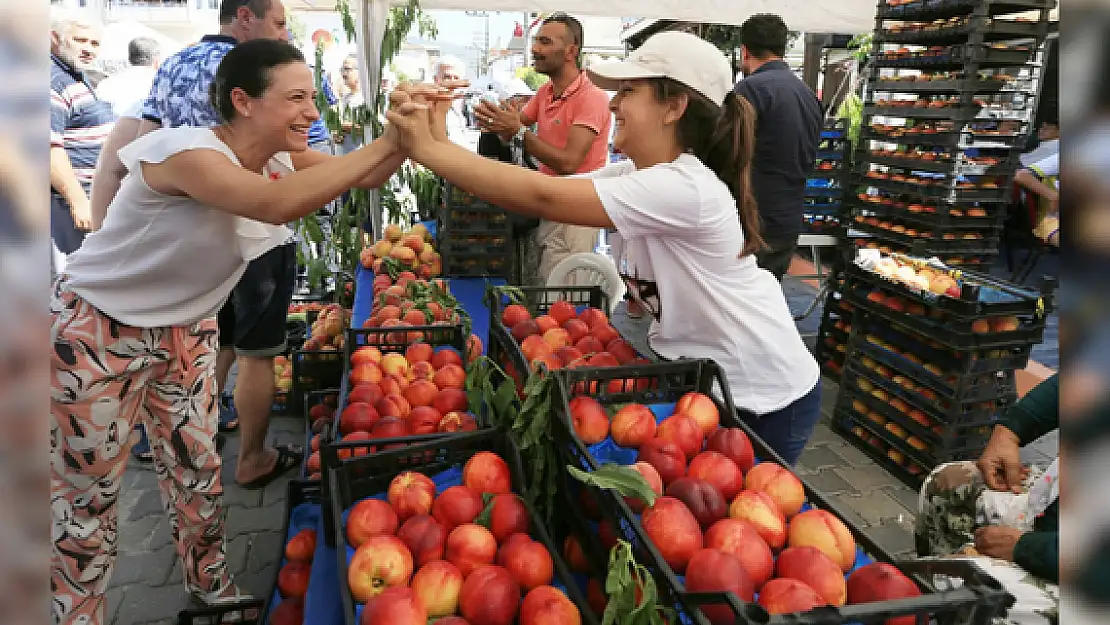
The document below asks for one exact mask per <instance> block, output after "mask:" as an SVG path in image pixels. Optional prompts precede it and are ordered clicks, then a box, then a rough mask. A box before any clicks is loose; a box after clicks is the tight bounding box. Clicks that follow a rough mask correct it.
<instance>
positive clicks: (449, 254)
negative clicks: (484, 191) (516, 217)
mask: <svg viewBox="0 0 1110 625" xmlns="http://www.w3.org/2000/svg"><path fill="white" fill-rule="evenodd" d="M442 197H443V199H442V212H441V213H440V217H439V223H438V225H437V230H436V239H437V241H436V247H437V249H438V250H439V253H440V256H441V257H442V259H443V275H444V276H446V277H449V278H484V277H492V278H510V277H511V276H512V275H513V226H512V219H511V218H510V216H509V214H508V213H506V212H505V210H504V209H501V208H498V207H496V206H493V205H492V204H490V203H489V202H486V201H485V200H482V199H479V198H477V197H474V196H473V195H471V194H470V193H467V192H466V191H463V190H462V189H460V188H458V187H455V186H453V185H450V184H446V183H444V191H443V196H442Z"/></svg>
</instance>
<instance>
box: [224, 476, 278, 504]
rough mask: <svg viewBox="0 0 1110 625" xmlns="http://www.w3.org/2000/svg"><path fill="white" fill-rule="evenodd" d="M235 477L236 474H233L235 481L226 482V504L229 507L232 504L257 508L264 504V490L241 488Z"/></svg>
mask: <svg viewBox="0 0 1110 625" xmlns="http://www.w3.org/2000/svg"><path fill="white" fill-rule="evenodd" d="M221 477H222V476H221ZM234 479H235V478H234V474H232V480H233V481H232V482H231V483H228V482H224V505H226V506H227V507H228V508H231V507H232V506H237V507H241V508H257V507H259V506H261V505H262V493H263V491H261V490H250V489H247V488H241V487H240V486H239V485H238V484H236V483H235V482H234ZM272 485H273V484H271V486H272Z"/></svg>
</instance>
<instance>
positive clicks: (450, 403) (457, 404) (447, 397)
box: [432, 388, 470, 415]
mask: <svg viewBox="0 0 1110 625" xmlns="http://www.w3.org/2000/svg"><path fill="white" fill-rule="evenodd" d="M469 407H470V398H468V397H467V396H466V391H465V390H463V389H461V388H446V389H443V390H441V391H440V392H439V393H437V394H436V396H435V399H433V400H432V408H435V409H436V410H437V411H439V413H440V414H444V415H445V414H447V413H450V412H464V411H466V409H467V408H469Z"/></svg>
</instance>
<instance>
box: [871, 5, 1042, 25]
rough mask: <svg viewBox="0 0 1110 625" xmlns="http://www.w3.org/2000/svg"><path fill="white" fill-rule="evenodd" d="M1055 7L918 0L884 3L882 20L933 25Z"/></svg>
mask: <svg viewBox="0 0 1110 625" xmlns="http://www.w3.org/2000/svg"><path fill="white" fill-rule="evenodd" d="M1055 6H1056V0H1000V1H995V0H917V2H909V3H906V4H901V5H889V4H886V3H880V5H879V12H878V17H879V19H885V20H905V21H913V22H931V21H934V20H939V19H944V18H947V17H957V16H960V15H968V14H970V13H972V12H977V13H980V14H983V15H1007V14H1011V13H1024V12H1026V11H1035V10H1038V9H1051V8H1053V7H1055Z"/></svg>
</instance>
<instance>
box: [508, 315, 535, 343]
mask: <svg viewBox="0 0 1110 625" xmlns="http://www.w3.org/2000/svg"><path fill="white" fill-rule="evenodd" d="M510 333H511V334H512V335H513V338H514V339H516V340H517V342H518V343H520V342H523V341H524V339H526V338H528V337H530V336H538V335H539V334H540V326H539V324H538V323H536V322H535V321H533V320H531V319H525V320H524V321H520V322H518V323H517V324H516V325H514V326H513V327H512V329H511V330H510Z"/></svg>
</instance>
